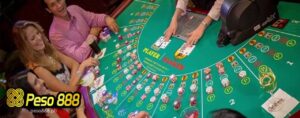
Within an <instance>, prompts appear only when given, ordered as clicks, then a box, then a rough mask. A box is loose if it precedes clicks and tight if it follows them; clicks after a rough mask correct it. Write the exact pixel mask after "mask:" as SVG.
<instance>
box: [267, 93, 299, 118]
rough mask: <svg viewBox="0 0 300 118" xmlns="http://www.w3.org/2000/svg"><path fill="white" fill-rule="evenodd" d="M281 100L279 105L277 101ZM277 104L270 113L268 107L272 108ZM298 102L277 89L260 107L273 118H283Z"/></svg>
mask: <svg viewBox="0 0 300 118" xmlns="http://www.w3.org/2000/svg"><path fill="white" fill-rule="evenodd" d="M279 100H282V101H281V102H280V103H278V102H277V101H279ZM276 102H277V105H276V107H274V109H273V110H271V111H270V109H269V108H270V106H274V103H276ZM298 104H299V101H298V100H297V99H295V98H294V97H292V96H290V95H289V94H287V93H286V92H285V91H283V90H281V89H278V90H277V91H276V93H274V94H273V95H272V96H271V97H270V98H269V99H268V100H267V101H266V102H265V103H264V104H263V105H262V107H263V108H264V109H265V110H266V111H267V112H268V113H270V114H271V115H273V116H274V117H275V118H283V117H285V116H286V115H287V114H288V113H289V112H291V111H292V110H293V109H294V108H295V107H296V106H297V105H298Z"/></svg>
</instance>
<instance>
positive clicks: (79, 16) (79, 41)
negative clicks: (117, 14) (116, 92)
mask: <svg viewBox="0 0 300 118" xmlns="http://www.w3.org/2000/svg"><path fill="white" fill-rule="evenodd" d="M41 3H42V6H43V7H44V8H45V9H46V10H47V11H48V12H49V13H52V14H53V15H54V18H53V21H52V24H51V27H50V30H49V38H50V40H51V43H53V45H54V46H55V47H56V48H57V49H58V50H59V51H61V52H62V53H64V54H65V55H67V56H69V57H72V58H73V59H75V60H76V61H77V62H79V63H81V62H82V61H83V60H85V59H86V58H88V57H90V56H91V54H92V53H93V51H92V49H91V48H90V47H89V44H91V43H92V42H93V41H94V40H96V39H97V37H96V36H95V35H92V34H90V29H91V27H102V26H105V25H107V26H108V27H109V28H110V29H111V30H112V31H113V32H115V33H116V32H118V31H119V27H118V25H117V24H116V22H115V20H114V19H113V18H112V17H110V16H108V15H105V14H95V13H92V12H89V11H85V10H84V9H82V8H81V7H79V6H76V5H71V6H68V7H67V6H66V3H65V0H41Z"/></svg>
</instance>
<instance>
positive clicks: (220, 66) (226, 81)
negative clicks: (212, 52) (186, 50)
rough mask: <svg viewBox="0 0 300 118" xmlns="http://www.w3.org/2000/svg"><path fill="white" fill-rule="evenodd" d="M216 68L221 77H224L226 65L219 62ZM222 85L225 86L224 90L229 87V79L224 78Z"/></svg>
mask: <svg viewBox="0 0 300 118" xmlns="http://www.w3.org/2000/svg"><path fill="white" fill-rule="evenodd" d="M216 67H217V69H218V73H219V74H220V75H223V74H224V73H225V69H224V65H223V63H222V62H218V63H217V64H216ZM221 83H222V85H223V87H224V88H226V87H228V86H229V85H230V82H229V79H228V78H223V79H222V80H221Z"/></svg>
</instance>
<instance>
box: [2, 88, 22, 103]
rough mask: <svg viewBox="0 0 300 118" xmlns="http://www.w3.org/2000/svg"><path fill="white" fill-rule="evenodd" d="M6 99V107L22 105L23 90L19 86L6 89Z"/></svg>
mask: <svg viewBox="0 0 300 118" xmlns="http://www.w3.org/2000/svg"><path fill="white" fill-rule="evenodd" d="M6 96H7V100H6V104H7V106H8V107H22V106H23V104H24V99H23V97H24V91H23V90H22V89H20V88H17V89H12V88H10V89H8V90H7V92H6Z"/></svg>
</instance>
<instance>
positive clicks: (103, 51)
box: [98, 48, 106, 60]
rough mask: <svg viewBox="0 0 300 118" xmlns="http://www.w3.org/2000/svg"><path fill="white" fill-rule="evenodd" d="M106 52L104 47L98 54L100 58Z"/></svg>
mask: <svg viewBox="0 0 300 118" xmlns="http://www.w3.org/2000/svg"><path fill="white" fill-rule="evenodd" d="M105 52H106V48H103V49H102V50H101V53H100V55H98V60H99V59H101V58H103V57H104V55H105Z"/></svg>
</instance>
